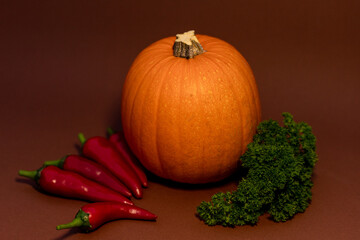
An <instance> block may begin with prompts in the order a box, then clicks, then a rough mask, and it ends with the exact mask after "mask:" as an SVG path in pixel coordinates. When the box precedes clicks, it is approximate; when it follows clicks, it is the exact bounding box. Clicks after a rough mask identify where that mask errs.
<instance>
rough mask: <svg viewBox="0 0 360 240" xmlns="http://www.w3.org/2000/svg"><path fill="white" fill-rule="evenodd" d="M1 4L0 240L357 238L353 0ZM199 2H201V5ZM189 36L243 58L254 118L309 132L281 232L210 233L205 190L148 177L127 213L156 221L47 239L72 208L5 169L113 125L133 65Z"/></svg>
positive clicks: (359, 80)
mask: <svg viewBox="0 0 360 240" xmlns="http://www.w3.org/2000/svg"><path fill="white" fill-rule="evenodd" d="M120 2H121V1H97V3H96V4H95V2H94V1H41V3H40V1H8V3H5V4H4V3H1V4H0V6H1V7H0V11H1V12H0V81H1V87H0V91H1V93H0V99H1V100H0V103H1V104H0V109H1V112H0V114H1V115H0V116H1V117H0V136H1V142H0V153H1V155H0V157H1V158H0V159H1V165H0V169H1V171H2V173H1V175H0V176H1V179H0V180H1V181H0V182H1V194H0V200H1V202H0V204H1V205H0V206H1V207H0V209H1V220H0V238H1V239H122V240H125V239H289V238H291V239H356V238H359V235H360V232H359V226H360V221H359V214H360V207H359V200H360V183H359V167H360V161H359V153H360V151H359V149H360V148H359V143H360V141H359V135H360V128H359V122H360V121H359V120H360V113H359V103H360V101H359V100H360V97H359V96H360V95H359V94H358V91H359V90H360V68H359V64H360V47H359V46H360V44H359V43H360V31H359V29H360V18H359V10H360V5H359V2H358V1H350V0H348V1H318V0H317V1H310V0H309V1H189V2H187V3H185V2H182V3H179V2H177V1H154V0H153V1H143V2H138V3H129V2H123V3H120ZM209 2H211V3H209ZM189 29H195V30H196V31H197V32H198V33H203V34H208V35H212V36H215V37H219V38H221V39H223V40H225V41H227V42H229V43H231V44H233V45H234V46H235V47H236V48H237V49H238V50H239V51H240V52H241V53H242V54H243V55H244V56H245V58H246V59H247V60H248V61H249V63H250V65H251V66H252V68H253V71H254V74H255V77H256V79H257V83H258V86H259V91H260V96H261V101H262V107H263V118H264V119H268V118H273V119H276V120H279V119H281V116H280V114H281V112H283V111H289V112H291V113H293V114H294V116H295V118H296V120H302V121H306V122H308V123H309V124H311V125H312V126H313V130H314V132H315V134H316V136H317V138H318V154H319V157H320V160H319V162H318V164H317V166H316V169H315V176H314V182H315V186H314V188H313V201H312V204H311V205H310V207H309V208H308V209H307V211H306V212H305V213H304V214H299V215H297V216H296V217H295V218H294V219H293V220H291V221H288V222H286V223H280V224H279V223H274V222H272V221H270V220H268V219H267V218H266V216H264V217H262V218H261V219H260V222H259V224H258V225H257V226H255V227H249V226H244V227H237V228H235V229H231V228H223V227H221V226H216V227H208V226H206V225H204V224H203V223H202V222H201V221H199V220H198V219H197V218H196V217H195V216H194V213H195V208H196V206H197V205H198V204H199V203H200V202H201V201H202V200H208V199H209V198H210V196H211V195H212V194H213V193H215V192H218V191H226V190H231V189H234V187H235V184H236V182H234V181H227V182H223V183H220V184H217V185H212V186H210V187H206V188H205V187H203V188H187V187H184V186H174V185H171V184H170V185H169V184H166V183H165V182H163V181H152V182H150V187H149V189H147V190H146V191H145V193H144V199H143V200H140V201H136V203H137V204H138V205H139V206H141V207H144V208H146V209H149V210H151V211H153V212H155V213H157V214H158V215H159V219H158V221H157V222H156V223H154V222H143V221H128V220H124V221H116V222H112V223H109V224H106V225H104V226H103V227H101V228H100V229H99V230H97V231H96V232H93V233H91V234H82V233H78V232H77V231H71V230H70V231H67V230H64V231H56V230H55V226H56V225H57V224H60V223H64V222H67V221H69V220H70V219H72V217H73V215H74V214H75V212H76V211H77V209H78V208H79V207H80V206H81V205H83V204H84V202H82V201H77V200H68V199H61V198H57V197H53V196H49V195H45V194H42V193H40V192H38V191H36V190H35V189H33V187H32V184H31V182H29V181H27V180H24V179H22V178H18V177H17V176H16V174H17V170H18V169H20V168H23V169H34V168H37V167H38V166H40V164H41V163H42V162H43V161H45V160H53V159H56V158H59V157H61V156H63V155H64V154H66V153H76V152H77V150H76V148H75V143H76V142H77V139H76V135H77V133H78V132H79V131H83V132H84V133H85V134H86V136H92V135H104V134H105V129H106V127H108V126H113V127H114V128H119V127H120V122H119V113H120V110H119V106H120V92H121V86H122V84H123V80H124V78H125V75H126V73H127V70H128V68H129V66H130V64H131V62H132V61H133V59H134V58H135V56H136V55H137V54H138V53H139V51H141V50H142V49H143V48H144V47H146V46H147V45H148V44H150V43H152V42H153V41H156V40H158V39H160V38H163V37H167V36H170V35H174V34H176V33H179V32H183V31H186V30H189Z"/></svg>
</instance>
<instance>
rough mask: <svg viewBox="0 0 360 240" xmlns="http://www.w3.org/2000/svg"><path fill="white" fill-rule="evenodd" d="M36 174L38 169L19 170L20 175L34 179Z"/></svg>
mask: <svg viewBox="0 0 360 240" xmlns="http://www.w3.org/2000/svg"><path fill="white" fill-rule="evenodd" d="M37 174H38V171H25V170H20V171H19V175H20V176H23V177H28V178H31V179H35V178H36V175H37Z"/></svg>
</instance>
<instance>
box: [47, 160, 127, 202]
mask: <svg viewBox="0 0 360 240" xmlns="http://www.w3.org/2000/svg"><path fill="white" fill-rule="evenodd" d="M50 165H54V166H57V167H58V168H61V169H64V170H67V171H71V172H76V173H78V174H80V175H82V176H84V177H86V178H88V179H91V180H93V181H95V182H97V183H100V184H102V185H104V186H106V187H108V188H111V189H112V190H115V191H117V192H119V193H121V194H122V195H124V196H125V197H131V192H130V191H129V189H127V188H126V186H125V185H124V184H122V183H121V182H120V181H119V180H118V179H117V178H116V177H115V176H114V175H112V173H111V172H110V171H109V170H107V169H105V168H104V167H103V166H101V165H100V164H98V163H96V162H94V161H91V160H89V159H86V158H84V157H80V156H77V155H67V156H66V157H63V158H61V159H60V160H55V161H47V162H45V163H44V166H50Z"/></svg>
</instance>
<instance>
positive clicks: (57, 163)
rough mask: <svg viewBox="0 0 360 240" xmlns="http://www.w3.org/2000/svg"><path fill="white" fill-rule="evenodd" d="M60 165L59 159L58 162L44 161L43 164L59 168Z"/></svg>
mask: <svg viewBox="0 0 360 240" xmlns="http://www.w3.org/2000/svg"><path fill="white" fill-rule="evenodd" d="M60 164H61V159H59V160H54V161H46V162H44V166H52V165H53V166H57V167H58V166H59V165H60Z"/></svg>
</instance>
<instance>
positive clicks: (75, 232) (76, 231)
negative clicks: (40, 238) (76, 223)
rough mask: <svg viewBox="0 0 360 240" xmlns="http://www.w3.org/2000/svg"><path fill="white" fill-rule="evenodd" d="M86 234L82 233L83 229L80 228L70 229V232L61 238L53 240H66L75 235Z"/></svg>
mask: <svg viewBox="0 0 360 240" xmlns="http://www.w3.org/2000/svg"><path fill="white" fill-rule="evenodd" d="M81 233H82V234H84V233H85V232H84V231H82V230H81V229H79V228H70V229H69V230H68V231H66V232H65V233H64V234H62V235H61V236H59V237H56V238H53V239H52V240H64V239H67V238H68V237H71V236H73V235H75V234H81Z"/></svg>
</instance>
